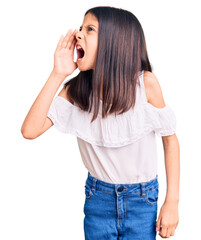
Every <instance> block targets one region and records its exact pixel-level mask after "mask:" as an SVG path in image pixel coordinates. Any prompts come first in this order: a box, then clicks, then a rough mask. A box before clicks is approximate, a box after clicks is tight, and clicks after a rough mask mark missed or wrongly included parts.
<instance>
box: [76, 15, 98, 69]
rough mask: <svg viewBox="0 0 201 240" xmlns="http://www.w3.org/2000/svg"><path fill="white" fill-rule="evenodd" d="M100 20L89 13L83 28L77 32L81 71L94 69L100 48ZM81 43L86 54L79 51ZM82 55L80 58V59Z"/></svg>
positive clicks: (78, 60) (78, 62)
mask: <svg viewBox="0 0 201 240" xmlns="http://www.w3.org/2000/svg"><path fill="white" fill-rule="evenodd" d="M98 26H99V23H98V20H97V18H96V17H95V16H94V15H93V14H91V13H88V14H87V15H86V16H85V17H84V21H83V24H82V26H81V29H80V31H79V32H77V34H76V40H77V42H76V48H77V65H78V68H79V70H80V71H87V70H90V69H94V67H95V62H96V56H97V50H98ZM78 45H80V46H81V47H82V48H83V50H84V56H83V57H82V55H83V54H82V52H81V51H79V50H78V49H79V46H78ZM79 57H80V59H78V58H79Z"/></svg>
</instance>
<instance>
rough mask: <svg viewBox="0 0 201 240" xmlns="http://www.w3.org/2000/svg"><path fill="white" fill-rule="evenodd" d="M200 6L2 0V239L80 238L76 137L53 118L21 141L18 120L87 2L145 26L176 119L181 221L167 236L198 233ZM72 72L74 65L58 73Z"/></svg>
mask: <svg viewBox="0 0 201 240" xmlns="http://www.w3.org/2000/svg"><path fill="white" fill-rule="evenodd" d="M198 4H199V1H193V0H192V1H178V0H177V1H170V0H169V1H160V0H156V1H154V0H153V1H149V0H147V1H145V0H140V1H134V0H133V1H121V0H115V1H112V0H107V1H104V0H102V1H98V0H93V1H89V0H85V1H80V2H78V1H67V0H66V1H62V0H57V1H42V0H40V1H39V0H35V1H25V0H24V1H22V0H18V1H4V2H3V1H2V2H1V3H0V27H1V28H0V29H1V38H0V42H1V44H0V78H1V88H0V114H1V118H0V121H1V122H0V123H1V124H0V137H1V145H0V149H1V151H0V239H1V240H16V239H20V240H27V239H28V240H36V239H37V240H56V239H57V240H58V239H59V240H64V239H79V240H82V239H84V230H83V219H84V213H83V207H84V200H85V195H84V185H85V180H86V177H87V169H86V168H85V167H84V165H83V163H82V159H81V157H80V153H79V149H78V145H77V140H76V137H75V136H72V135H68V134H63V133H61V132H59V131H57V130H56V129H55V128H54V126H53V127H51V128H50V129H49V130H48V131H47V132H45V133H44V134H43V135H41V136H40V137H38V138H37V139H34V140H28V139H25V138H23V136H22V134H21V126H22V123H23V121H24V119H25V117H26V114H27V113H28V111H29V109H30V107H31V105H32V104H33V102H34V100H35V99H36V97H37V96H38V94H39V92H40V90H41V89H42V87H43V86H44V84H45V82H46V81H47V79H48V77H49V74H50V72H51V71H52V68H53V63H54V58H53V55H54V51H55V49H56V45H57V43H58V41H59V38H60V36H61V34H63V35H65V34H66V33H67V31H68V30H69V29H73V30H74V29H79V27H80V25H81V24H82V21H83V17H84V13H85V12H86V10H88V9H89V8H91V7H95V6H113V7H120V8H123V9H126V10H129V11H131V12H132V13H133V14H135V16H136V17H137V18H138V20H139V21H140V23H141V25H142V27H143V30H144V34H145V38H146V43H147V50H148V55H149V60H150V62H151V65H152V67H153V73H154V74H155V75H156V77H157V78H158V80H159V83H160V85H161V88H162V91H163V96H164V99H165V102H166V104H169V105H170V106H171V107H172V109H173V110H174V112H175V114H176V117H177V137H178V139H179V143H180V161H181V176H180V202H179V225H178V227H177V229H176V232H175V236H173V237H171V238H172V239H175V240H176V239H177V240H178V239H179V240H183V239H198V237H197V236H198V235H199V234H200V214H201V211H200V210H201V209H200V201H199V200H200V198H199V194H200V191H199V186H200V184H199V182H200V176H201V174H200V172H201V169H200V161H201V157H200V132H201V131H200V130H201V127H200V122H201V117H200V114H199V112H200V95H201V94H200V80H201V79H200V75H199V70H200V54H201V51H200V50H201V48H200V43H201V34H200V22H201V16H200V8H199V5H198ZM125 27H126V26H125ZM75 54H76V53H75ZM78 72H79V70H78V69H77V70H76V71H75V72H74V73H73V74H72V75H71V76H70V77H68V78H67V79H66V80H65V81H68V79H69V78H71V77H73V76H75V75H77V74H78ZM61 87H62V86H61ZM60 90H61V88H60V89H59V90H58V92H59V91H60ZM57 94H58V93H57ZM157 147H158V175H159V184H160V189H159V191H160V192H159V200H158V214H159V210H160V207H161V206H162V204H163V201H164V199H165V194H166V173H165V165H164V152H163V146H162V140H161V138H160V137H157ZM124 161H126V159H124ZM157 239H161V237H160V236H157Z"/></svg>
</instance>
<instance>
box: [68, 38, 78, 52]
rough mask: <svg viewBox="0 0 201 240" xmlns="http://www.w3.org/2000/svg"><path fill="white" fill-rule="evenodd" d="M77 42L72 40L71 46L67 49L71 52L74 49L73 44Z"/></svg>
mask: <svg viewBox="0 0 201 240" xmlns="http://www.w3.org/2000/svg"><path fill="white" fill-rule="evenodd" d="M76 42H77V40H76V39H73V41H72V43H71V45H70V47H69V49H70V50H71V49H72V50H73V49H74V48H75V43H76Z"/></svg>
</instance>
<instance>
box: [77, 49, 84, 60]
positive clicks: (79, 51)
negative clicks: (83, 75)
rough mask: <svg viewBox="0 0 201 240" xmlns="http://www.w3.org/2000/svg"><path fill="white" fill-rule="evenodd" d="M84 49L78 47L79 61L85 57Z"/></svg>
mask: <svg viewBox="0 0 201 240" xmlns="http://www.w3.org/2000/svg"><path fill="white" fill-rule="evenodd" d="M84 54H85V53H84V49H83V48H79V49H77V61H80V60H81V59H82V58H83V57H84Z"/></svg>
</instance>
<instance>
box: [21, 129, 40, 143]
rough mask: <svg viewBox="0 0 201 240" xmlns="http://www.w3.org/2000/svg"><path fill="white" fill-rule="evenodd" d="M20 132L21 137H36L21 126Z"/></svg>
mask: <svg viewBox="0 0 201 240" xmlns="http://www.w3.org/2000/svg"><path fill="white" fill-rule="evenodd" d="M21 134H22V136H23V138H25V139H30V140H31V139H35V138H37V137H38V136H37V135H34V134H33V133H31V132H29V131H25V130H24V129H23V128H21Z"/></svg>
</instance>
